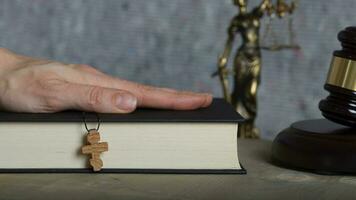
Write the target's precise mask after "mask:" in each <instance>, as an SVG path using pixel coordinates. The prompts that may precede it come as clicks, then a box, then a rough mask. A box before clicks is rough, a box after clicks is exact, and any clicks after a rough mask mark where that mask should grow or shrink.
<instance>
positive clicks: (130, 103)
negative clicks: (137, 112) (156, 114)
mask: <svg viewBox="0 0 356 200" xmlns="http://www.w3.org/2000/svg"><path fill="white" fill-rule="evenodd" d="M136 104H137V99H136V97H135V96H133V95H131V94H120V95H118V96H117V97H116V107H117V108H119V109H121V110H126V111H132V110H134V109H135V108H136Z"/></svg>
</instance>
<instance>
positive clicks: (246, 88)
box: [213, 0, 299, 138]
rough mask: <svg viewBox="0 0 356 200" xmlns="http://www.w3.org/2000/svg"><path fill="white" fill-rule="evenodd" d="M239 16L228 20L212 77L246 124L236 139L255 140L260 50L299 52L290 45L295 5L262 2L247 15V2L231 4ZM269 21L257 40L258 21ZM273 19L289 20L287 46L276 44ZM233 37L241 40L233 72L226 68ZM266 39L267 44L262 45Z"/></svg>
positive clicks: (293, 3)
mask: <svg viewBox="0 0 356 200" xmlns="http://www.w3.org/2000/svg"><path fill="white" fill-rule="evenodd" d="M233 3H234V5H235V6H237V8H238V10H239V13H238V14H237V15H236V16H235V17H234V18H233V19H232V20H231V23H230V26H229V28H228V31H227V33H228V37H227V41H226V44H225V49H224V51H223V53H222V55H221V56H220V57H219V60H218V70H217V71H216V72H215V73H214V74H213V76H217V75H218V76H219V78H220V82H221V85H222V89H223V93H224V98H225V99H226V101H228V102H229V103H231V104H232V105H233V106H234V107H235V108H236V111H237V112H239V113H240V114H241V115H242V116H243V117H244V118H245V119H246V121H245V122H244V123H242V124H241V125H240V126H239V131H238V132H239V137H244V138H258V137H259V130H258V129H257V128H256V127H255V119H256V116H257V91H258V87H259V85H260V77H261V50H262V49H264V50H271V51H277V50H282V49H299V46H298V45H297V44H295V42H294V32H293V21H292V20H293V18H292V14H293V12H294V10H295V8H296V1H292V2H291V3H290V4H287V3H286V2H285V1H284V0H277V2H276V3H275V4H273V2H272V0H262V2H261V3H260V4H259V5H258V6H257V7H255V8H253V9H252V10H251V11H248V10H247V0H233ZM264 16H267V17H268V18H269V21H268V23H267V24H266V29H265V33H264V34H263V36H262V41H260V40H261V37H260V22H261V19H262V18H263V17H264ZM274 18H279V19H282V18H289V21H288V31H289V33H288V37H289V39H288V41H287V42H288V44H281V43H279V42H277V35H276V32H275V30H274V29H273V28H272V27H271V26H272V20H273V19H274ZM236 35H240V36H241V45H240V47H239V48H238V49H237V52H236V55H235V58H234V60H233V68H232V70H229V69H228V68H227V64H228V60H229V57H230V54H231V51H232V48H233V44H234V42H235V37H236ZM266 39H270V40H272V43H271V44H268V45H267V44H263V43H264V41H263V40H266ZM229 75H232V76H233V78H234V80H233V81H234V82H233V84H232V85H233V89H232V90H231V91H230V89H229Z"/></svg>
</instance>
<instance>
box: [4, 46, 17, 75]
mask: <svg viewBox="0 0 356 200" xmlns="http://www.w3.org/2000/svg"><path fill="white" fill-rule="evenodd" d="M20 62H21V57H20V56H18V55H17V54H15V53H13V52H12V51H10V50H8V49H5V48H1V47H0V76H2V75H3V74H5V73H6V72H7V71H9V70H10V69H12V68H14V67H16V65H17V64H18V63H20Z"/></svg>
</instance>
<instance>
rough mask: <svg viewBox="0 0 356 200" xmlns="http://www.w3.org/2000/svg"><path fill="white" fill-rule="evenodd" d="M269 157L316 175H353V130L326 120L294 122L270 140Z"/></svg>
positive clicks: (355, 146) (355, 153)
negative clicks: (271, 141)
mask: <svg viewBox="0 0 356 200" xmlns="http://www.w3.org/2000/svg"><path fill="white" fill-rule="evenodd" d="M272 160H273V162H274V163H275V164H277V165H280V166H284V167H287V168H291V169H297V170H304V171H311V172H314V173H318V174H335V175H337V174H356V129H354V128H350V127H347V126H342V125H339V124H336V123H334V122H331V121H328V120H326V119H317V120H306V121H299V122H296V123H294V124H292V125H291V126H290V127H289V128H287V129H285V130H283V131H282V132H281V133H279V134H278V136H277V137H276V138H275V140H274V141H273V145H272Z"/></svg>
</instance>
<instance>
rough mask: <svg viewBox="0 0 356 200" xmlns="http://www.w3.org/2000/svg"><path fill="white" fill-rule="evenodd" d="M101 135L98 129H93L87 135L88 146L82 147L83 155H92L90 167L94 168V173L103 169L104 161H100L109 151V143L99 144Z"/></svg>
mask: <svg viewBox="0 0 356 200" xmlns="http://www.w3.org/2000/svg"><path fill="white" fill-rule="evenodd" d="M99 141H100V133H99V132H98V131H97V130H96V129H91V130H89V132H88V135H87V142H88V145H85V146H83V147H82V153H83V154H90V155H91V158H90V160H89V163H90V165H91V166H92V167H93V171H100V170H101V168H102V167H103V161H102V160H101V159H100V154H101V153H103V152H105V151H108V150H109V148H108V143H107V142H99Z"/></svg>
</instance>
